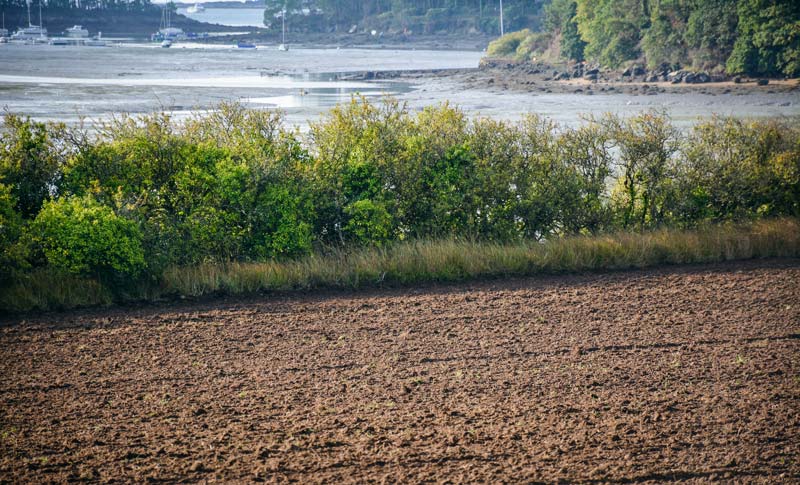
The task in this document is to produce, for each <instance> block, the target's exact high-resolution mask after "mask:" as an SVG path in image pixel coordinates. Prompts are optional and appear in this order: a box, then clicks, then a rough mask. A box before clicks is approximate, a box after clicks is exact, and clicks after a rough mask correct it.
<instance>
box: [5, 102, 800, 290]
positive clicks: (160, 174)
mask: <svg viewBox="0 0 800 485" xmlns="http://www.w3.org/2000/svg"><path fill="white" fill-rule="evenodd" d="M20 123H21V124H19V125H18V127H17V128H16V130H17V131H16V133H17V134H16V135H15V134H11V135H8V134H7V135H4V136H5V137H6V138H4V139H5V140H14V139H20V140H28V139H31V138H30V133H37V134H36V136H35V137H34V138H36V139H37V140H40V141H42V143H43V144H42V143H39V142H36V143H27V142H25V143H20V144H15V145H14V146H15V147H25V146H27V147H42V146H44V147H45V148H44V149H42V151H41V152H39V151H37V150H39V148H36V150H33V151H31V150H27V149H24V150H23V149H20V150H18V149H16V148H13V149H12V148H9V147H10V146H11V145H9V144H7V145H6V148H5V150H6V152H4V153H11V154H13V156H12V158H11V160H26V161H25V163H24V164H17V165H15V164H14V163H8V162H7V161H6V160H4V161H3V163H4V164H5V165H4V166H5V167H15V166H25V167H34V166H37V164H36V163H35V160H32V159H30V157H31V156H32V155H31V154H32V153H42V155H41V156H47V157H51V160H52V161H54V165H52V166H53V167H56V168H54V169H52V170H50V171H49V172H37V171H36V170H33V171H30V172H28V173H32V174H34V175H35V174H37V173H39V174H41V173H48V174H49V175H47V177H41V178H40V180H44V179H45V178H47V179H49V180H52V181H53V182H49V183H48V184H45V185H47V187H48V193H47V195H44V194H43V192H39V195H38V196H37V198H31V199H29V200H30V201H35V200H43V201H44V203H43V206H42V208H41V209H40V210H38V211H37V212H36V213H33V214H31V215H32V216H34V218H30V217H28V218H26V216H25V213H24V212H22V210H23V209H24V210H27V211H30V210H32V208H33V207H35V204H33V205H21V204H19V200H18V198H17V195H16V192H15V190H19V189H20V187H22V185H20V183H19V182H16V185H15V184H6V183H5V182H0V264H2V270H3V272H2V274H3V277H4V280H3V281H0V284H1V285H2V286H3V287H6V286H8V285H12V286H14V287H15V288H17V289H18V291H20V292H23V293H24V292H26V291H29V292H33V293H35V294H36V295H38V296H36V297H35V299H36V300H37V301H52V302H56V303H54V304H59V305H60V304H61V303H58V302H61V301H66V300H69V299H70V298H73V297H71V296H64V297H63V298H62V297H54V298H47V297H46V295H43V294H42V288H43V286H42V285H39V284H37V283H36V282H35V281H33V280H32V279H31V278H32V276H31V275H34V274H40V273H41V272H44V273H41V274H45V273H46V274H48V275H55V274H56V273H58V272H68V273H69V274H71V275H72V277H73V278H75V281H81V283H80V284H81V285H85V286H86V288H94V289H93V290H91V291H92V292H96V297H97V299H99V300H102V299H104V298H106V297H108V295H109V294H112V293H113V294H116V292H115V291H111V293H109V291H108V288H109V287H106V286H102V285H101V287H95V286H92V285H93V284H94V283H92V281H95V282H97V281H102V282H105V283H104V284H109V285H111V286H110V288H117V287H119V286H120V285H121V283H122V282H124V281H128V280H129V281H134V282H136V281H139V282H141V281H144V279H142V278H139V279H137V276H140V275H141V276H145V275H147V276H151V277H152V278H151V279H150V280H148V281H151V282H152V281H157V280H158V279H159V278H160V277H161V276H162V275H163V274H164V273H165V271H169V270H170V268H172V267H175V266H181V267H186V266H192V265H197V264H207V263H211V264H232V263H240V262H241V263H243V262H252V261H262V262H263V261H272V262H275V263H276V264H277V262H278V261H283V260H287V259H295V258H302V257H303V256H305V255H308V254H309V253H312V252H313V251H314V250H315V249H317V250H318V251H319V250H322V251H327V250H330V251H331V252H333V253H337V252H338V251H339V248H342V247H347V246H360V247H381V248H387V247H391V246H392V244H393V243H395V242H398V241H412V242H413V241H419V240H438V239H456V240H469V241H476V242H492V243H498V244H500V243H502V244H506V243H516V242H522V243H523V244H529V243H531V241H553V240H556V239H559V238H562V237H568V236H573V235H597V234H603V233H608V232H613V231H617V230H620V229H625V230H637V231H641V230H650V229H654V228H660V227H670V226H674V227H680V228H684V227H695V226H702V225H704V224H706V223H707V222H726V221H738V220H751V219H758V218H764V217H775V216H795V217H796V216H800V124H798V122H797V120H796V119H785V120H769V121H757V122H749V121H742V120H736V119H731V118H717V119H713V120H711V121H708V122H702V123H698V124H697V125H695V127H694V128H693V129H692V130H690V131H688V132H681V131H679V130H677V129H676V128H675V127H674V126H673V125H672V123H671V122H670V120H669V118H668V117H667V116H666V115H665V114H663V113H659V112H647V113H642V114H640V115H638V116H633V117H630V118H620V117H617V116H611V115H609V116H606V117H602V118H599V119H588V120H586V122H585V123H583V124H582V125H579V126H577V127H563V126H559V125H556V124H555V123H553V122H551V121H549V120H547V119H544V118H541V117H537V116H530V117H527V118H525V119H523V120H520V121H518V122H508V121H500V120H494V119H488V118H478V119H469V118H468V117H467V116H466V115H465V114H464V112H462V111H461V110H459V109H458V108H455V107H453V106H450V105H449V104H446V103H445V104H442V105H439V106H434V107H428V108H426V109H424V110H422V111H420V112H418V113H412V112H410V111H409V110H408V109H407V107H406V106H405V105H403V104H401V103H399V102H397V101H395V100H385V101H384V102H383V103H370V102H368V101H367V100H366V99H364V98H355V99H353V100H352V102H351V103H349V104H346V105H342V106H339V107H337V108H335V109H333V110H331V112H330V113H329V114H328V115H327V116H326V117H324V118H323V119H322V120H320V121H319V122H318V123H314V124H312V126H311V130H310V132H309V134H308V136H307V137H306V138H305V139H303V138H301V137H300V136H299V135H298V134H297V133H296V132H294V131H287V130H285V129H284V128H283V126H282V118H281V116H280V115H279V114H276V113H273V112H264V111H255V110H247V109H245V108H243V107H242V106H240V105H235V104H230V105H222V106H220V108H219V109H218V110H215V111H213V112H211V113H208V114H206V115H198V116H197V117H196V118H194V119H190V120H188V121H187V122H185V123H181V124H177V123H174V122H173V121H172V120H170V119H169V118H168V117H167V116H166V115H159V114H156V115H151V116H145V117H140V118H126V117H123V118H119V119H117V120H115V121H114V122H112V123H111V124H109V125H108V126H106V127H104V128H103V130H102V131H101V132H100V133H99V135H98V136H97V137H94V138H87V137H84V136H81V135H80V134H79V133H72V132H67V131H64V130H63V129H62V128H61V127H57V126H36V125H33V124H27V125H26V124H25V123H27V122H25V123H23V122H22V121H20ZM37 130H39V131H37ZM41 130H44V131H43V132H42V131H41ZM48 130H50V131H53V132H52V133H50V132H49V131H48ZM12 131H13V130H12ZM15 137H16V138H15ZM47 140H50V141H47ZM53 140H58V143H55V142H54V141H53ZM45 142H46V143H45ZM56 146H57V149H56ZM48 147H49V148H48ZM20 154H25V156H24V157H23V156H21V155H20ZM14 157H16V158H14ZM25 157H28V158H25ZM62 160H63V162H62ZM7 173H10V174H12V175H13V176H15V177H18V176H19V175H18V174H19V173H22V172H19V171H17V172H15V171H13V170H10V171H7ZM15 180H20V179H15ZM41 186H42V184H41V183H37V184H33V187H34V189H36V187H41ZM48 199H50V200H48ZM314 257H315V256H314V255H312V256H311V259H313V258H314ZM451 259H452V258H451ZM456 259H458V258H456ZM456 259H452V261H453V267H451V268H449V269H448V270H447V271H449V273H447V274H449V275H451V276H453V277H457V276H458V275H460V274H462V273H463V272H464V271H465V270H464V268H466V265H467V262H465V261H462V260H461V259H458V261H459V262H458V264H456V262H455V261H456ZM426 271H427V270H426ZM373 276H374V277H378V276H380V275H365V277H373ZM53 278H56V280H58V278H57V277H56V276H53ZM53 281H55V280H53ZM59 281H60V280H59ZM76 284H77V283H76ZM135 284H139V283H135ZM26 288H27V289H28V290H26ZM15 291H17V290H15ZM58 291H59V292H60V293H62V294H63V295H68V294H71V293H70V292H69V291H68V290H67V289H66V288H62V289H60V290H58ZM125 291H126V292H127V294H134V293H135V294H139V293H136V292H137V291H138V290H137V289H136V288H125Z"/></svg>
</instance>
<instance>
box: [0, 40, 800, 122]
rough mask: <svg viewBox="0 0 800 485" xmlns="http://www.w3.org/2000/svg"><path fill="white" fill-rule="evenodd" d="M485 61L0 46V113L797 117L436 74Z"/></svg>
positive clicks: (678, 95)
mask: <svg viewBox="0 0 800 485" xmlns="http://www.w3.org/2000/svg"><path fill="white" fill-rule="evenodd" d="M482 56H483V53H481V52H473V51H431V50H390V49H300V48H298V49H292V50H290V51H289V52H279V51H277V50H276V48H275V46H271V45H265V46H259V49H257V50H237V49H235V48H233V47H231V46H225V45H204V44H189V43H179V44H177V45H176V46H174V47H173V48H172V49H160V48H157V46H156V45H155V44H137V45H132V44H127V45H120V46H115V47H107V48H87V47H58V46H26V45H10V44H6V45H2V46H0V106H2V108H3V109H6V110H8V111H11V112H15V113H19V114H24V115H28V116H31V117H33V118H35V119H37V120H53V121H63V122H66V123H68V124H77V123H78V122H79V121H80V120H81V119H84V120H86V121H87V122H89V123H91V122H93V121H95V120H98V119H104V118H107V117H109V116H111V115H113V114H115V113H121V112H125V113H146V112H151V111H154V110H164V111H169V112H172V113H173V114H175V115H176V116H177V117H180V116H182V115H186V114H189V113H192V112H195V111H202V110H207V109H211V108H213V107H214V106H216V105H217V104H218V103H220V102H221V101H230V100H236V101H239V102H242V103H243V104H245V105H247V106H249V107H254V108H265V109H267V108H279V109H282V110H284V111H285V112H286V115H287V116H286V118H285V119H286V121H287V122H288V123H290V124H294V125H298V126H300V127H301V129H302V128H305V126H306V125H307V122H308V121H309V120H315V119H317V118H318V117H319V116H320V115H321V114H322V113H324V112H326V111H327V110H328V109H329V108H330V107H332V106H334V105H336V104H339V103H341V102H342V101H346V100H348V99H349V98H350V97H351V96H353V95H355V94H361V95H365V96H371V97H380V96H383V95H392V96H394V97H397V98H399V99H400V100H401V101H404V102H406V103H408V105H409V106H410V107H411V108H412V109H421V108H422V107H424V106H428V105H432V104H437V103H440V102H443V101H450V102H452V103H454V104H456V105H458V106H459V107H460V108H462V109H463V110H465V111H466V112H467V113H468V114H470V115H485V116H492V117H497V118H502V119H512V120H513V119H517V118H520V117H522V116H524V115H525V114H527V113H537V114H540V115H544V116H547V117H549V118H552V119H554V120H556V121H559V122H562V123H566V124H572V123H577V122H580V119H581V116H582V115H597V114H601V113H606V112H612V113H616V114H620V115H629V114H635V113H639V112H642V111H644V110H651V109H657V110H664V111H666V112H667V114H669V116H670V117H672V119H673V121H675V122H676V124H678V125H688V124H691V123H692V122H693V121H694V120H696V119H698V118H702V117H708V116H711V115H712V114H719V115H725V116H739V117H774V116H796V115H800V94H798V92H797V91H796V90H795V91H784V92H772V93H770V92H769V91H763V90H762V91H754V92H750V93H746V94H737V93H730V94H725V93H702V92H697V91H691V90H689V91H686V92H666V93H657V94H655V95H649V96H644V95H636V94H630V93H613V94H607V93H596V94H594V95H591V96H590V95H587V94H576V93H571V92H552V93H547V92H537V93H526V92H518V91H513V90H504V89H502V87H492V88H488V87H481V86H479V85H477V84H475V83H465V82H463V76H449V75H443V74H442V72H441V70H448V69H454V70H461V72H462V73H463V71H464V70H465V69H474V68H477V66H478V63H479V61H480V58H481V57H482ZM427 70H430V71H439V73H438V74H424V73H423V74H418V75H415V76H413V77H411V76H402V77H397V76H387V77H388V78H389V79H364V76H357V78H358V80H354V79H352V78H351V77H350V76H349V75H350V74H352V73H364V72H366V71H369V72H381V71H393V72H397V71H416V72H420V71H427Z"/></svg>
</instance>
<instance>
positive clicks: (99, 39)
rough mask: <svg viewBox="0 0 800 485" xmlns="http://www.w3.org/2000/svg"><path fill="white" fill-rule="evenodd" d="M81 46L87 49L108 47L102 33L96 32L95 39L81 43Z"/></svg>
mask: <svg viewBox="0 0 800 485" xmlns="http://www.w3.org/2000/svg"><path fill="white" fill-rule="evenodd" d="M83 45H87V46H89V47H105V46H107V45H108V43H107V42H106V41H104V40H103V33H102V32H98V33H97V36H96V37H92V38H91V39H88V40H86V41H84V42H83Z"/></svg>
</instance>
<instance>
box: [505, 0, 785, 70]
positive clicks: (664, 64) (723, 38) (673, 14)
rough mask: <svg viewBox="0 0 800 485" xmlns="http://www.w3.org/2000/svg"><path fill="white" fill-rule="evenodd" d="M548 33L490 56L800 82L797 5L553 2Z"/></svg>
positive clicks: (515, 40) (742, 0)
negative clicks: (638, 65) (641, 66)
mask: <svg viewBox="0 0 800 485" xmlns="http://www.w3.org/2000/svg"><path fill="white" fill-rule="evenodd" d="M544 17H545V18H544V29H541V31H536V29H535V28H533V27H532V28H531V29H530V30H526V31H522V32H515V33H513V34H510V35H508V36H506V37H505V38H503V39H500V40H499V41H497V42H495V43H494V44H493V45H492V46H491V47H490V53H491V54H494V55H500V56H513V57H515V58H517V59H519V60H529V59H532V58H533V57H538V58H542V57H544V58H548V57H549V58H550V59H561V60H567V61H584V60H586V61H590V62H592V63H596V64H598V65H600V66H603V67H609V68H620V67H622V66H624V65H626V63H630V62H641V63H643V64H646V66H647V67H648V68H649V69H660V68H664V69H675V68H692V69H695V70H708V71H716V72H723V71H724V72H727V73H728V74H747V75H760V76H775V77H780V76H790V77H796V76H798V75H800V2H797V1H793V0H736V1H735V0H553V1H552V2H548V4H547V5H546V6H545V7H544Z"/></svg>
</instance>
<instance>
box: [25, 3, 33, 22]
mask: <svg viewBox="0 0 800 485" xmlns="http://www.w3.org/2000/svg"><path fill="white" fill-rule="evenodd" d="M25 4H26V5H28V27H30V26H32V25H33V24H32V23H31V0H28V1H27V2H25Z"/></svg>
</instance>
